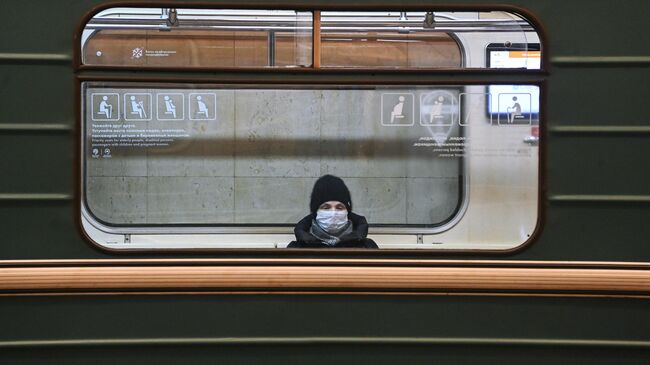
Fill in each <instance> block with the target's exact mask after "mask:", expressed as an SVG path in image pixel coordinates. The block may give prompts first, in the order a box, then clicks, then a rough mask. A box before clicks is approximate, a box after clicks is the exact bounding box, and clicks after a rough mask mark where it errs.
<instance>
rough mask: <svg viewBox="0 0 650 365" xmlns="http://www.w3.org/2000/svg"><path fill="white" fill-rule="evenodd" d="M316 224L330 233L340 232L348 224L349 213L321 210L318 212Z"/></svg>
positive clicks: (345, 211)
mask: <svg viewBox="0 0 650 365" xmlns="http://www.w3.org/2000/svg"><path fill="white" fill-rule="evenodd" d="M316 222H318V225H319V226H321V228H323V229H324V230H326V231H327V232H329V233H332V232H337V231H340V230H341V228H343V227H345V225H346V224H347V223H348V211H347V210H323V209H320V210H318V211H317V212H316Z"/></svg>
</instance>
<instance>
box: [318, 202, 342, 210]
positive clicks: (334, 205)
mask: <svg viewBox="0 0 650 365" xmlns="http://www.w3.org/2000/svg"><path fill="white" fill-rule="evenodd" d="M318 210H346V208H345V204H343V203H341V202H340V201H336V200H330V201H328V202H325V203H323V204H321V205H320V206H319V207H318Z"/></svg>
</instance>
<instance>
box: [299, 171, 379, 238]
mask: <svg viewBox="0 0 650 365" xmlns="http://www.w3.org/2000/svg"><path fill="white" fill-rule="evenodd" d="M309 208H310V211H311V213H310V214H309V215H307V216H306V217H305V218H303V219H302V220H301V221H300V222H298V224H296V227H295V228H294V230H293V232H294V233H295V235H296V240H295V241H293V242H291V243H290V244H289V245H288V246H287V247H288V248H378V247H377V244H376V243H375V241H373V240H371V239H370V238H368V237H367V236H368V222H367V221H366V218H365V217H363V216H361V215H358V214H354V213H352V198H351V197H350V190H348V187H347V186H345V183H344V182H343V180H341V178H338V177H336V176H332V175H325V176H322V177H321V178H319V179H318V180H317V181H316V183H315V184H314V188H313V190H312V193H311V201H310V203H309Z"/></svg>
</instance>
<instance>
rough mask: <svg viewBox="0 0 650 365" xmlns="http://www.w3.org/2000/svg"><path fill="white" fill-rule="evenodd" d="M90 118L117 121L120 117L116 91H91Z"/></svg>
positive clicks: (118, 97)
mask: <svg viewBox="0 0 650 365" xmlns="http://www.w3.org/2000/svg"><path fill="white" fill-rule="evenodd" d="M90 99H91V102H90V114H91V117H90V119H91V120H96V121H118V120H119V119H120V95H119V94H117V93H93V94H91V95H90Z"/></svg>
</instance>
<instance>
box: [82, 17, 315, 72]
mask: <svg viewBox="0 0 650 365" xmlns="http://www.w3.org/2000/svg"><path fill="white" fill-rule="evenodd" d="M311 44H312V13H311V12H297V11H288V10H268V11H260V10H200V9H167V8H163V9H160V8H158V9H153V8H151V9H138V8H113V9H109V10H106V11H104V12H101V13H99V14H97V15H95V16H94V17H93V18H92V19H91V20H90V21H89V22H88V24H86V26H85V29H84V34H83V42H82V60H83V63H84V64H87V65H104V66H142V67H148V66H157V67H164V66H167V67H216V68H218V67H223V68H233V67H242V68H246V67H257V68H259V67H308V66H310V65H311V63H312V49H311Z"/></svg>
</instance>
